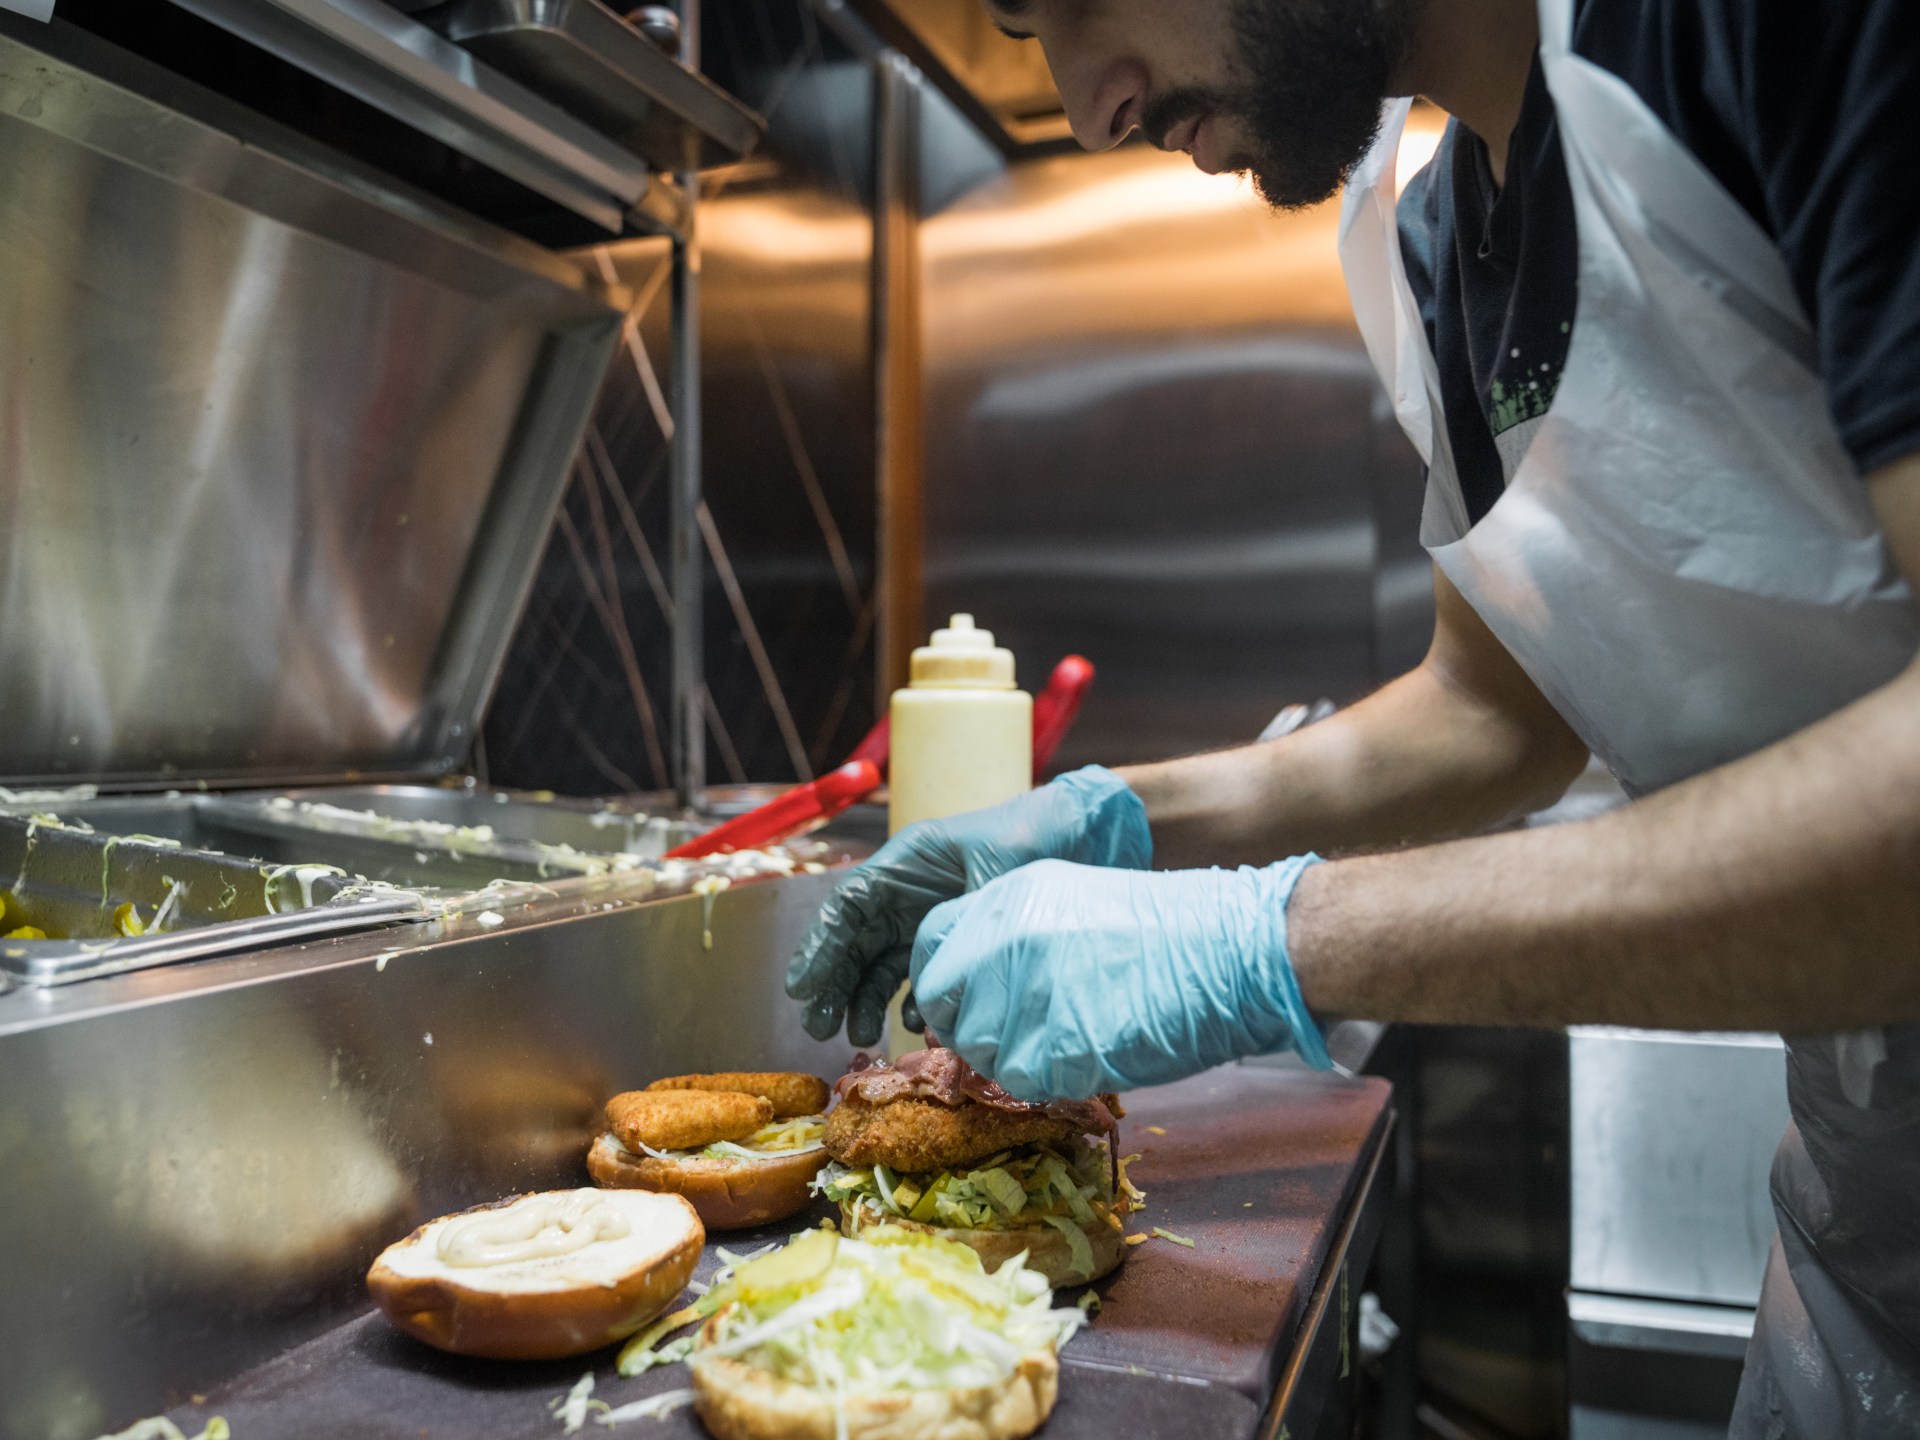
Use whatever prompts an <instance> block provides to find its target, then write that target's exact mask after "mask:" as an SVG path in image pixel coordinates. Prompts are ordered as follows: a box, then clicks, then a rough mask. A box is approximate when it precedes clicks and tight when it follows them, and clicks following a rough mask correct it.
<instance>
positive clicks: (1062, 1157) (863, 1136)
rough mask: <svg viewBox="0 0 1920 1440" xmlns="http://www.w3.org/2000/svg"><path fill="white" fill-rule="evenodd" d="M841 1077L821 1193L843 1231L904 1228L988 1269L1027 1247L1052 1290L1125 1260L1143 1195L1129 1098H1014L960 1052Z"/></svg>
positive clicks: (863, 1063)
mask: <svg viewBox="0 0 1920 1440" xmlns="http://www.w3.org/2000/svg"><path fill="white" fill-rule="evenodd" d="M855 1067H856V1068H855V1069H853V1070H851V1071H849V1072H848V1073H847V1074H846V1075H844V1076H842V1077H841V1079H840V1082H839V1084H838V1085H836V1086H835V1091H836V1093H837V1094H838V1096H839V1102H838V1104H837V1105H836V1106H835V1108H834V1110H833V1111H832V1113H831V1114H829V1115H828V1117H827V1123H826V1129H825V1133H824V1135H823V1137H822V1139H823V1141H824V1143H825V1145H826V1153H827V1154H828V1155H830V1156H831V1157H832V1163H831V1164H829V1165H828V1166H827V1167H826V1168H825V1169H824V1170H823V1171H821V1173H820V1177H819V1179H818V1180H817V1181H816V1182H815V1188H816V1189H818V1190H819V1191H820V1192H821V1193H822V1194H824V1195H826V1196H827V1197H828V1198H829V1199H831V1200H834V1201H836V1202H837V1203H838V1204H839V1206H840V1216H841V1229H842V1230H843V1231H845V1233H846V1234H848V1235H850V1236H853V1235H858V1234H859V1233H860V1232H861V1231H862V1230H863V1229H864V1228H866V1227H867V1226H870V1225H879V1224H887V1225H897V1226H903V1227H905V1228H907V1229H909V1230H918V1231H921V1232H925V1233H930V1234H935V1235H939V1236H942V1237H944V1238H946V1239H949V1240H955V1241H958V1242H960V1243H961V1244H963V1245H966V1246H968V1247H970V1248H971V1249H973V1250H975V1251H977V1252H978V1253H979V1255H980V1258H981V1261H982V1262H983V1263H984V1264H985V1266H986V1268H987V1269H988V1270H989V1271H993V1270H995V1269H997V1268H999V1266H1000V1265H1001V1264H1003V1263H1004V1262H1005V1261H1007V1260H1009V1259H1011V1258H1012V1257H1013V1256H1015V1255H1018V1254H1021V1253H1022V1252H1025V1254H1026V1256H1027V1265H1028V1268H1030V1269H1032V1270H1033V1271H1035V1272H1036V1273H1038V1274H1040V1275H1043V1276H1045V1277H1046V1280H1047V1283H1048V1284H1049V1285H1056V1286H1058V1285H1076V1284H1081V1283H1083V1282H1085V1281H1088V1280H1096V1279H1098V1278H1099V1277H1100V1276H1102V1275H1105V1274H1106V1273H1107V1272H1108V1271H1110V1270H1112V1269H1113V1268H1114V1267H1115V1266H1116V1265H1118V1264H1119V1263H1120V1260H1121V1257H1122V1256H1123V1255H1124V1254H1125V1253H1126V1217H1127V1214H1128V1213H1129V1212H1130V1211H1131V1210H1132V1209H1133V1208H1134V1206H1135V1204H1136V1203H1137V1202H1138V1200H1139V1198H1140V1197H1139V1195H1138V1192H1136V1191H1135V1190H1134V1189H1133V1187H1132V1186H1131V1185H1129V1184H1128V1183H1127V1180H1126V1174H1125V1162H1124V1161H1123V1160H1122V1158H1121V1157H1120V1155H1119V1121H1120V1118H1121V1116H1122V1114H1123V1113H1124V1112H1123V1111H1122V1110H1121V1108H1120V1102H1119V1099H1118V1098H1117V1097H1116V1096H1113V1095H1102V1096H1099V1097H1098V1098H1096V1099H1092V1100H1074V1101H1056V1102H1053V1103H1049V1104H1044V1105H1040V1104H1031V1103H1028V1102H1026V1101H1022V1100H1016V1099H1014V1097H1013V1096H1011V1095H1009V1094H1008V1093H1007V1092H1006V1091H1005V1090H1003V1089H1001V1088H1000V1087H999V1086H998V1085H996V1084H994V1083H993V1082H992V1081H991V1080H988V1079H987V1078H986V1077H985V1076H983V1075H981V1074H980V1073H979V1072H978V1071H976V1070H974V1069H973V1068H972V1067H971V1066H970V1065H968V1064H967V1062H966V1061H965V1060H963V1059H961V1058H960V1056H959V1055H958V1054H957V1053H955V1052H954V1051H952V1050H945V1049H930V1050H921V1051H917V1052H915V1053H913V1054H910V1055H905V1056H902V1057H901V1058H900V1059H899V1060H897V1061H895V1062H894V1063H893V1064H891V1065H889V1064H887V1063H886V1062H884V1061H869V1060H867V1059H866V1057H864V1056H862V1057H860V1058H859V1059H858V1060H856V1061H855Z"/></svg>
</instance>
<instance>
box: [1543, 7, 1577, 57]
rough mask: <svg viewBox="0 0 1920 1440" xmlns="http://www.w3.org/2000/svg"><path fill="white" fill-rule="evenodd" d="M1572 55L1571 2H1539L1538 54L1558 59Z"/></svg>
mask: <svg viewBox="0 0 1920 1440" xmlns="http://www.w3.org/2000/svg"><path fill="white" fill-rule="evenodd" d="M1572 53H1573V0H1540V54H1541V57H1542V58H1543V59H1558V58H1559V57H1561V56H1562V55H1569V54H1572Z"/></svg>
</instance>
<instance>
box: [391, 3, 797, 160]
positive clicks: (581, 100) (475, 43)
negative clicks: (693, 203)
mask: <svg viewBox="0 0 1920 1440" xmlns="http://www.w3.org/2000/svg"><path fill="white" fill-rule="evenodd" d="M420 18H421V19H422V20H425V21H427V22H428V23H429V24H431V25H433V26H434V27H435V28H437V29H438V30H439V31H440V32H441V33H442V34H444V35H445V36H446V37H447V38H448V39H449V40H452V41H453V42H454V43H455V44H457V45H460V46H461V47H463V48H464V49H467V50H470V51H472V52H473V53H474V54H475V55H477V56H479V57H480V58H481V59H482V60H485V61H486V62H487V63H488V64H489V65H492V66H493V67H494V68H495V69H497V70H499V71H501V72H503V73H505V74H507V75H510V76H512V77H513V78H514V79H516V80H518V81H520V83H521V84H523V85H525V86H527V88H528V89H530V90H533V91H535V92H536V93H538V94H539V95H541V96H543V97H544V98H546V99H549V100H551V101H553V102H554V103H555V104H557V105H559V106H560V107H561V108H562V109H564V110H567V111H569V112H570V113H572V114H574V115H576V116H578V117H579V118H580V119H582V120H585V121H586V122H587V123H588V124H590V125H592V126H593V127H594V128H595V129H598V130H600V131H602V132H604V133H605V134H606V135H608V136H609V137H611V138H612V139H614V140H617V141H618V142H619V143H620V144H622V145H623V146H625V147H627V148H628V149H630V150H632V151H633V152H634V153H635V154H637V155H640V156H643V157H644V158H645V159H647V160H648V161H650V162H651V163H653V164H654V165H657V166H659V167H660V168H661V169H663V170H691V169H697V168H699V167H700V166H702V165H715V164H721V163H724V162H726V161H729V160H738V159H740V158H741V157H743V156H745V155H747V154H749V153H751V152H752V150H753V148H754V147H755V146H756V145H758V144H759V143H760V137H761V135H762V134H763V133H764V132H765V129H766V125H765V122H764V121H762V120H761V119H760V117H759V116H758V115H756V114H754V112H753V111H751V110H749V109H748V108H747V107H746V106H745V105H742V104H741V103H740V102H739V101H738V100H735V99H734V98H733V97H732V96H731V95H728V94H727V93H726V92H725V91H724V90H722V89H720V88H719V87H718V86H717V85H714V84H713V83H712V82H710V81H709V80H707V79H706V78H705V77H704V76H701V75H698V74H695V73H694V72H693V71H691V70H689V69H687V68H686V67H685V66H684V65H682V64H680V63H679V62H678V61H677V60H675V59H674V58H673V57H672V56H670V55H668V54H666V53H665V52H664V51H662V50H660V49H659V48H658V47H657V46H655V45H654V44H653V43H652V42H651V41H650V40H648V39H646V38H645V37H644V36H642V35H641V34H640V33H639V32H638V31H637V30H635V29H634V28H633V27H632V26H630V25H628V24H627V23H626V22H625V21H624V20H622V19H621V18H620V17H619V16H618V15H616V14H614V13H613V11H611V10H609V9H607V7H606V6H604V5H601V4H599V3H598V0H452V3H451V4H448V5H446V6H444V7H442V8H441V9H439V10H435V11H431V12H429V13H427V14H425V15H422V16H421V17H420Z"/></svg>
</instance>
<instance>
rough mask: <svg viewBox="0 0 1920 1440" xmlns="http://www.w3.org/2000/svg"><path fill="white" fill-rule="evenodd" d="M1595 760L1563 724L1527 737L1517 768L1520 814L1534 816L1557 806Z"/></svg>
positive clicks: (1516, 785) (1517, 792)
mask: <svg viewBox="0 0 1920 1440" xmlns="http://www.w3.org/2000/svg"><path fill="white" fill-rule="evenodd" d="M1592 758H1593V757H1592V754H1591V752H1589V751H1588V749H1587V747H1586V743H1585V742H1584V741H1582V740H1581V739H1580V737H1579V736H1578V735H1576V734H1574V733H1573V731H1572V730H1571V729H1569V728H1568V727H1567V726H1566V725H1564V724H1561V725H1557V726H1552V727H1547V728H1546V729H1545V731H1544V733H1541V734H1535V735H1531V736H1528V737H1527V742H1526V744H1525V745H1524V746H1523V747H1522V748H1521V751H1520V754H1519V757H1518V763H1517V765H1516V767H1515V770H1516V774H1515V782H1516V783H1515V791H1516V800H1517V806H1516V809H1517V812H1518V813H1519V814H1521V815H1531V814H1533V813H1534V812H1535V811H1538V810H1545V809H1547V808H1548V807H1549V806H1551V805H1555V804H1557V803H1558V802H1559V801H1560V799H1561V797H1562V796H1564V795H1565V794H1566V793H1567V791H1568V789H1569V788H1570V787H1571V786H1572V785H1573V782H1574V781H1575V780H1577V779H1579V778H1580V775H1581V773H1582V772H1583V771H1585V769H1586V768H1587V762H1588V761H1589V760H1591V759H1592Z"/></svg>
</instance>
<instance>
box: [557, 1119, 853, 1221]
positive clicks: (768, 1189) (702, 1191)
mask: <svg viewBox="0 0 1920 1440" xmlns="http://www.w3.org/2000/svg"><path fill="white" fill-rule="evenodd" d="M827 1158H828V1157H827V1152H826V1151H825V1150H822V1149H814V1150H809V1151H806V1152H805V1153H804V1154H800V1155H775V1156H770V1157H768V1158H767V1159H765V1160H747V1159H741V1158H736V1159H729V1160H706V1159H695V1160H661V1159H659V1158H657V1157H656V1156H653V1155H635V1154H634V1153H633V1152H632V1151H630V1150H628V1149H627V1148H626V1147H625V1146H623V1145H621V1143H620V1142H619V1141H618V1140H617V1139H615V1138H614V1137H613V1136H612V1135H610V1134H609V1135H602V1136H601V1137H600V1138H599V1139H598V1140H596V1141H595V1142H594V1145H593V1148H592V1149H591V1150H589V1151H588V1152H587V1172H588V1173H589V1174H590V1175H592V1176H593V1183H594V1184H596V1185H599V1186H601V1187H602V1188H604V1189H608V1190H658V1191H661V1192H663V1193H665V1194H669V1195H679V1196H683V1197H684V1198H685V1199H686V1200H687V1202H688V1203H689V1204H691V1205H692V1206H693V1208H694V1210H695V1211H696V1212H697V1213H698V1214H699V1216H700V1219H701V1221H702V1222H703V1223H704V1224H705V1225H706V1227H707V1228H708V1229H709V1230H745V1229H747V1228H749V1227H751V1226H754V1225H765V1224H768V1223H770V1222H771V1221H774V1220H784V1219H786V1218H787V1217H788V1216H789V1215H798V1214H799V1213H800V1212H801V1211H802V1210H804V1209H806V1208H807V1206H808V1205H809V1204H811V1203H812V1202H813V1192H812V1191H811V1190H810V1189H809V1188H808V1187H809V1186H810V1185H811V1184H812V1182H813V1177H814V1176H816V1175H818V1174H819V1173H820V1171H821V1170H822V1169H823V1168H824V1167H825V1165H826V1163H827Z"/></svg>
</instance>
